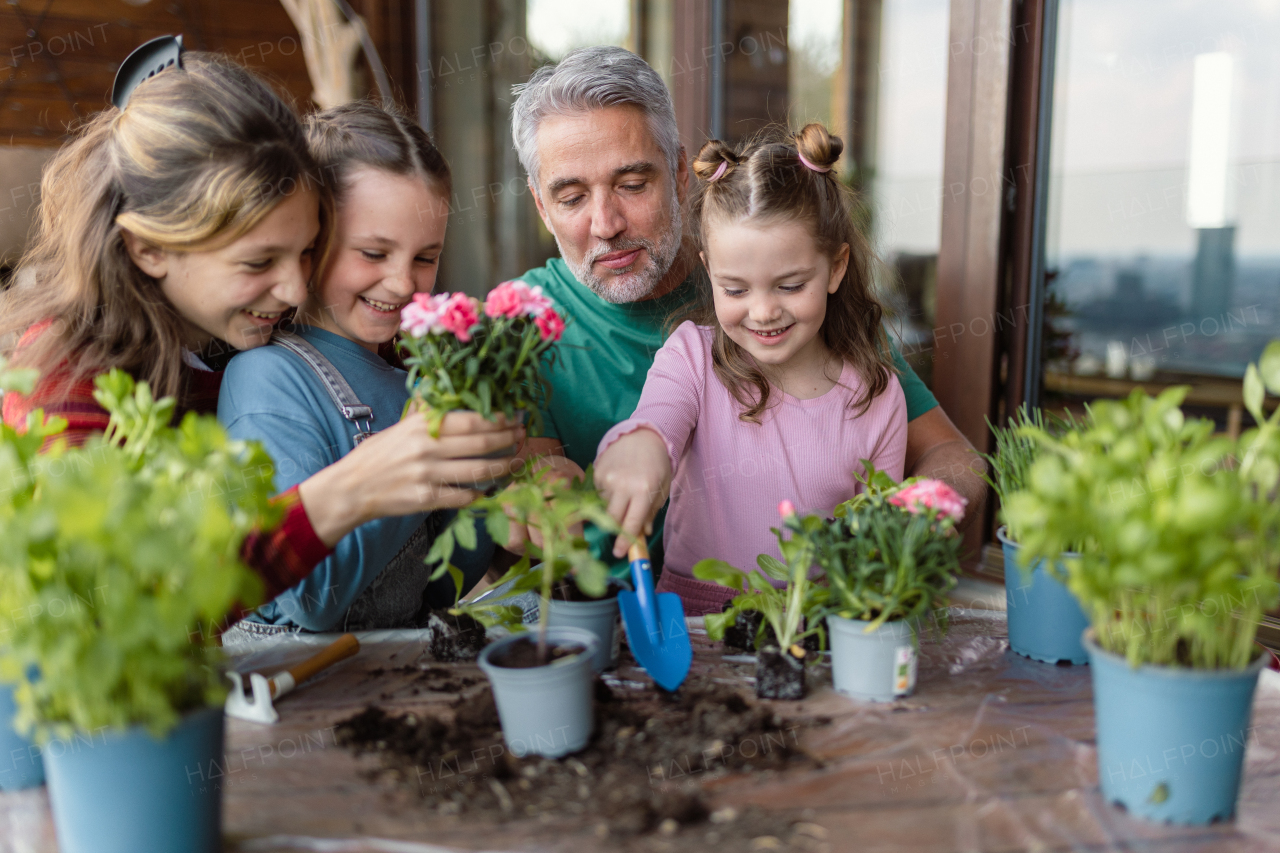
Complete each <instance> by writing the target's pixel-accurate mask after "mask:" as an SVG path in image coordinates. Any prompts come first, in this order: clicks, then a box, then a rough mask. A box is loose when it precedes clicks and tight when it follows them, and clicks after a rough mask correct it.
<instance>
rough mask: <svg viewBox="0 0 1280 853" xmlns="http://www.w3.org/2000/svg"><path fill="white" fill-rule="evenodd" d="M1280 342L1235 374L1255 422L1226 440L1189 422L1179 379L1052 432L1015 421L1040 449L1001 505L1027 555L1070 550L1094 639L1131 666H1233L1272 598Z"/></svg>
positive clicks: (1277, 557)
mask: <svg viewBox="0 0 1280 853" xmlns="http://www.w3.org/2000/svg"><path fill="white" fill-rule="evenodd" d="M1267 389H1270V390H1271V391H1272V392H1280V342H1273V343H1272V344H1271V345H1270V346H1268V347H1267V349H1266V351H1265V353H1264V354H1263V357H1262V359H1261V361H1260V363H1259V364H1258V365H1250V366H1249V370H1248V372H1247V374H1246V376H1245V382H1244V398H1245V405H1246V406H1247V407H1248V409H1249V411H1250V413H1251V414H1253V416H1254V418H1255V419H1256V420H1257V422H1258V424H1259V426H1258V427H1256V428H1254V429H1251V430H1249V431H1248V432H1246V433H1245V434H1244V435H1242V436H1241V437H1240V439H1239V440H1238V441H1233V440H1231V439H1230V438H1227V437H1225V436H1219V435H1215V434H1214V427H1213V424H1212V422H1210V421H1207V420H1196V419H1188V418H1186V417H1185V416H1184V415H1183V413H1182V411H1181V409H1180V408H1179V406H1180V404H1181V402H1182V401H1183V399H1184V398H1185V396H1186V393H1187V389H1186V388H1170V389H1168V390H1166V391H1164V392H1163V393H1161V394H1160V395H1159V396H1158V397H1154V398H1152V397H1149V396H1146V395H1144V394H1142V393H1141V392H1140V391H1135V392H1134V393H1133V394H1131V395H1130V396H1129V398H1128V399H1126V400H1118V401H1113V400H1102V401H1097V402H1095V403H1094V404H1093V405H1092V407H1091V409H1090V414H1091V417H1090V419H1089V422H1088V423H1087V425H1086V426H1085V427H1084V428H1082V429H1080V430H1078V431H1072V432H1068V433H1066V434H1065V435H1062V436H1055V435H1052V434H1050V433H1049V432H1048V431H1047V430H1045V429H1042V428H1039V427H1035V426H1024V427H1023V428H1022V430H1021V432H1022V434H1023V435H1025V436H1026V437H1027V438H1029V439H1031V440H1032V441H1034V442H1035V443H1036V444H1037V446H1038V447H1039V448H1040V451H1041V452H1040V456H1039V458H1038V459H1037V460H1036V461H1035V462H1034V463H1033V465H1032V466H1031V469H1030V471H1029V473H1028V478H1027V484H1026V488H1025V489H1024V490H1023V491H1021V492H1018V493H1016V494H1013V495H1010V496H1009V499H1008V503H1007V504H1006V507H1005V512H1006V515H1007V517H1008V518H1009V520H1010V521H1011V523H1014V524H1015V525H1016V526H1017V529H1018V530H1019V531H1020V534H1021V536H1022V546H1023V549H1024V551H1026V552H1027V559H1028V561H1029V562H1030V561H1033V560H1035V559H1039V558H1050V559H1053V558H1056V557H1057V556H1058V554H1060V553H1062V552H1064V551H1067V550H1069V549H1070V547H1071V546H1073V545H1075V544H1076V543H1079V548H1078V550H1079V554H1078V556H1073V557H1070V558H1068V559H1066V560H1065V561H1064V562H1065V565H1066V570H1067V586H1068V588H1069V589H1070V590H1071V592H1072V593H1073V594H1074V595H1075V596H1076V598H1077V599H1078V600H1079V601H1080V603H1081V605H1082V606H1083V607H1084V608H1085V610H1086V612H1087V613H1088V614H1089V616H1090V618H1091V622H1092V625H1093V629H1094V631H1095V632H1096V636H1097V641H1098V643H1099V645H1100V646H1101V647H1102V648H1103V649H1105V650H1107V651H1110V652H1112V653H1113V654H1117V655H1121V656H1123V657H1125V658H1126V659H1127V660H1128V661H1129V663H1130V665H1132V666H1138V665H1141V664H1155V665H1163V666H1182V667H1191V668H1196V669H1242V668H1244V667H1246V666H1247V665H1248V664H1249V662H1250V661H1251V660H1252V659H1253V658H1254V657H1255V654H1256V652H1255V648H1254V637H1255V636H1256V632H1257V626H1258V621H1259V619H1260V617H1261V615H1262V613H1264V612H1265V611H1266V610H1268V609H1270V608H1272V607H1274V606H1275V604H1276V603H1277V601H1278V600H1280V586H1278V585H1277V577H1276V572H1277V568H1276V567H1277V565H1280V502H1277V500H1276V494H1277V488H1278V487H1280V424H1278V423H1277V418H1280V414H1277V413H1273V414H1272V415H1271V416H1270V417H1267V416H1266V415H1265V413H1264V412H1263V409H1262V403H1263V398H1264V395H1265V392H1266V390H1267Z"/></svg>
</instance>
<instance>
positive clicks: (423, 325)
mask: <svg viewBox="0 0 1280 853" xmlns="http://www.w3.org/2000/svg"><path fill="white" fill-rule="evenodd" d="M447 298H448V297H447V296H446V295H444V294H441V295H440V296H432V295H431V294H429V293H415V294H414V295H413V301H412V302H410V303H409V304H408V305H406V306H404V308H402V309H400V328H402V329H404V330H405V331H406V332H408V333H409V334H411V335H413V336H414V337H418V338H420V337H422V336H423V335H425V334H427V333H428V332H432V333H435V334H439V333H440V332H443V331H444V327H443V326H441V325H440V308H441V307H442V306H443V305H444V302H445V300H446V299H447Z"/></svg>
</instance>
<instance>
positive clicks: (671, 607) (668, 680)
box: [618, 540, 693, 691]
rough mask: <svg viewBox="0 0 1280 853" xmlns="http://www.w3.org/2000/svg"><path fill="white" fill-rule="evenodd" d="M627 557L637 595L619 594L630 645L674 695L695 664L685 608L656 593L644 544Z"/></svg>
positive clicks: (674, 599) (676, 598) (677, 599)
mask: <svg viewBox="0 0 1280 853" xmlns="http://www.w3.org/2000/svg"><path fill="white" fill-rule="evenodd" d="M627 556H628V558H629V559H630V560H631V582H632V584H633V585H634V586H635V588H636V591H635V592H631V591H630V590H623V591H621V592H619V593H618V607H620V608H621V609H622V623H623V624H624V625H625V626H626V628H627V642H628V643H629V644H630V645H631V653H632V654H634V655H635V656H636V660H637V661H639V663H640V665H641V666H642V667H644V669H645V672H647V673H649V677H650V678H652V679H653V680H654V681H656V682H657V683H658V686H660V687H662V688H663V689H664V690H668V691H674V690H675V689H676V688H678V687H679V686H680V685H681V684H683V683H684V679H685V676H686V675H688V674H689V665H690V664H691V663H693V646H692V645H690V644H689V629H688V628H686V627H685V624H684V605H683V604H682V603H681V602H680V596H678V595H676V594H675V593H674V592H664V593H655V592H654V591H653V571H652V569H651V567H650V565H649V549H648V548H646V547H645V544H644V541H643V540H641V541H639V542H636V543H635V544H634V545H632V546H631V550H630V551H629V552H628V554H627Z"/></svg>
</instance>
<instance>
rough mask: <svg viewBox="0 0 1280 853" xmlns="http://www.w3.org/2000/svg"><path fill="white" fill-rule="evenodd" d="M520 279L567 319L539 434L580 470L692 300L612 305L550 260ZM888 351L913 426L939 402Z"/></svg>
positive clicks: (684, 293)
mask: <svg viewBox="0 0 1280 853" xmlns="http://www.w3.org/2000/svg"><path fill="white" fill-rule="evenodd" d="M520 278H521V279H522V280H523V281H524V282H526V283H527V284H529V285H530V286H534V285H541V286H542V291H543V293H545V294H546V295H547V296H548V297H550V299H551V300H552V301H553V302H554V303H555V304H556V307H557V309H560V310H562V311H563V313H564V314H565V315H566V316H567V317H568V318H569V325H568V327H567V328H566V329H565V331H564V336H563V337H562V338H561V339H560V343H559V344H557V345H556V347H555V352H556V356H555V363H554V364H553V365H552V366H551V368H550V369H549V370H547V371H546V374H545V375H546V377H547V382H548V384H549V385H550V387H551V399H550V402H549V403H548V407H547V409H545V410H544V411H543V412H542V418H543V429H544V431H545V433H546V435H547V436H548V437H550V438H558V439H559V440H560V442H561V444H563V445H564V450H565V455H566V456H568V457H569V458H570V459H572V460H573V461H574V462H576V463H578V465H579V466H581V467H582V468H586V467H587V466H588V465H590V464H591V463H592V462H593V461H595V458H596V448H597V447H598V446H599V444H600V439H602V438H604V434H605V433H606V432H608V431H609V428H610V427H612V426H613V425H614V424H616V423H618V422H619V421H624V420H626V419H627V418H629V417H631V414H632V412H634V411H635V408H636V404H637V403H639V402H640V392H641V390H642V389H643V388H644V380H645V377H646V376H647V375H648V373H649V368H650V367H651V366H652V365H653V356H654V354H655V353H656V352H657V351H658V349H659V348H660V347H661V346H662V344H663V342H664V341H665V340H666V338H667V336H666V324H667V320H668V318H669V317H670V316H671V314H672V313H673V312H674V311H675V310H676V309H678V308H680V307H681V306H682V305H683V304H684V303H685V301H686V300H687V299H688V298H689V297H690V295H691V293H690V290H691V288H692V286H693V285H692V283H691V282H685V283H684V284H682V285H681V286H680V287H678V288H676V289H675V290H674V291H673V292H671V293H669V294H667V295H666V296H662V297H659V298H657V299H650V300H647V301H644V302H630V303H626V304H622V305H615V304H613V303H611V302H606V301H604V300H603V299H601V298H600V297H599V296H596V295H595V294H594V293H593V292H591V290H590V289H589V288H587V286H586V285H584V284H580V283H579V282H578V280H577V279H575V278H574V277H573V273H572V272H570V271H569V266H568V265H567V264H566V263H565V262H564V261H563V260H562V259H561V258H552V259H551V260H549V261H547V264H546V266H543V267H539V268H537V269H532V270H530V271H529V272H527V273H525V274H524V275H522V276H521V277H520ZM890 346H891V347H892V354H893V361H894V364H896V365H897V366H898V370H899V371H900V373H899V376H898V381H899V382H901V383H902V391H903V393H904V394H905V395H906V399H907V420H908V421H910V420H914V419H916V418H918V417H919V416H920V415H923V414H924V413H925V412H927V411H929V410H930V409H932V408H933V407H934V406H936V405H938V401H937V400H936V399H934V396H933V394H932V393H930V391H929V389H928V388H927V387H926V386H925V384H924V383H923V382H921V381H920V377H918V376H916V374H915V371H913V370H912V369H911V368H910V366H908V365H907V362H906V360H905V359H903V357H902V354H901V353H900V352H898V348H897V347H896V346H893V345H892V343H891V344H890ZM665 515H666V509H665V507H664V508H663V511H662V512H660V513H659V514H658V517H657V518H656V519H654V525H653V528H654V529H653V536H652V537H650V551H651V553H652V555H653V563H654V566H655V568H656V567H658V566H659V565H661V554H662V521H663V518H664V517H665ZM592 534H595V535H592ZM588 539H591V540H592V544H593V546H595V547H596V548H597V549H600V548H604V550H597V553H598V554H601V555H604V554H608V553H609V549H610V548H612V538H611V537H610V538H609V539H608V541H607V543H606V542H605V537H603V536H601V535H599V534H598V532H596V531H589V533H588ZM605 559H610V558H609V557H606V558H605ZM616 569H617V567H616V566H615V570H616ZM623 570H625V565H623Z"/></svg>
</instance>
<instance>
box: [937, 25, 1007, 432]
mask: <svg viewBox="0 0 1280 853" xmlns="http://www.w3.org/2000/svg"><path fill="white" fill-rule="evenodd" d="M1012 5H1013V4H1012V0H952V3H951V39H950V40H951V48H950V54H951V58H950V64H949V66H948V70H947V120H946V148H945V159H944V163H943V198H942V239H941V245H940V248H939V252H938V297H937V299H938V301H937V325H936V327H935V332H934V335H935V341H934V347H935V348H934V367H933V370H934V383H933V392H934V394H935V395H936V396H937V398H938V401H939V402H940V403H941V404H942V407H943V409H944V410H945V411H946V413H947V414H948V415H949V416H950V417H951V420H952V421H953V422H954V423H955V425H956V426H957V427H958V428H959V429H960V431H961V432H963V433H964V434H965V435H966V436H967V437H968V438H969V440H970V441H971V442H973V445H974V446H975V447H977V448H978V449H979V450H987V449H988V447H989V439H990V436H989V433H988V430H987V426H986V422H985V418H986V417H987V416H988V415H989V414H990V413H991V411H992V405H993V400H994V396H995V393H996V387H997V382H998V378H999V377H998V372H999V365H998V362H997V352H998V335H997V334H996V329H995V314H996V309H997V306H998V304H999V294H1000V270H1001V257H1000V246H1001V244H1000V235H1001V223H1002V217H1003V208H1004V180H1003V174H1004V167H1005V128H1006V114H1007V93H1008V84H1009V56H1010V50H1009V47H1010V32H1011V25H1012V19H1011V14H1012Z"/></svg>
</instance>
